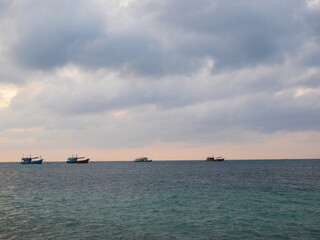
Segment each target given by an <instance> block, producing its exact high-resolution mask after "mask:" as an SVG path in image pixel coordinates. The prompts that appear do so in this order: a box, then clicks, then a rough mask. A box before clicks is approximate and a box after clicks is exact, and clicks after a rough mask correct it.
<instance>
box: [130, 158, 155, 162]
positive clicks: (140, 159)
mask: <svg viewBox="0 0 320 240" xmlns="http://www.w3.org/2000/svg"><path fill="white" fill-rule="evenodd" d="M134 162H152V160H151V159H148V158H147V157H141V158H136V159H135V160H134Z"/></svg>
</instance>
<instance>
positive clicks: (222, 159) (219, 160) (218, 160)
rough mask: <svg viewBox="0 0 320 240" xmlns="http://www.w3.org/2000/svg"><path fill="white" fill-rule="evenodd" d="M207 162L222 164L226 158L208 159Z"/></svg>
mask: <svg viewBox="0 0 320 240" xmlns="http://www.w3.org/2000/svg"><path fill="white" fill-rule="evenodd" d="M206 161H207V162H222V161H224V158H207V160H206Z"/></svg>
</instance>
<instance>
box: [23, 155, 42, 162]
mask: <svg viewBox="0 0 320 240" xmlns="http://www.w3.org/2000/svg"><path fill="white" fill-rule="evenodd" d="M42 161H43V158H41V156H40V157H31V155H30V156H29V157H22V158H21V164H41V163H42Z"/></svg>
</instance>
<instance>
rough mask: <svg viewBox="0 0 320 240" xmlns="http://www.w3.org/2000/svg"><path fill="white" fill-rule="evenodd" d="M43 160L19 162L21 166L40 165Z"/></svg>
mask: <svg viewBox="0 0 320 240" xmlns="http://www.w3.org/2000/svg"><path fill="white" fill-rule="evenodd" d="M42 161H43V159H40V160H35V161H30V162H21V164H42Z"/></svg>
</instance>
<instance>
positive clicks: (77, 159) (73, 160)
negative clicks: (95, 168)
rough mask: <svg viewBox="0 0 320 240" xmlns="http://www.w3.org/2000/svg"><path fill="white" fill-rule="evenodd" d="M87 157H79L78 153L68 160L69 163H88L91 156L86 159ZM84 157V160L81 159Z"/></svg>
mask: <svg viewBox="0 0 320 240" xmlns="http://www.w3.org/2000/svg"><path fill="white" fill-rule="evenodd" d="M84 158H85V157H78V156H77V155H76V156H75V157H73V155H72V157H69V158H68V160H67V163H88V162H89V160H90V158H87V159H84ZM79 159H84V160H79Z"/></svg>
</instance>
